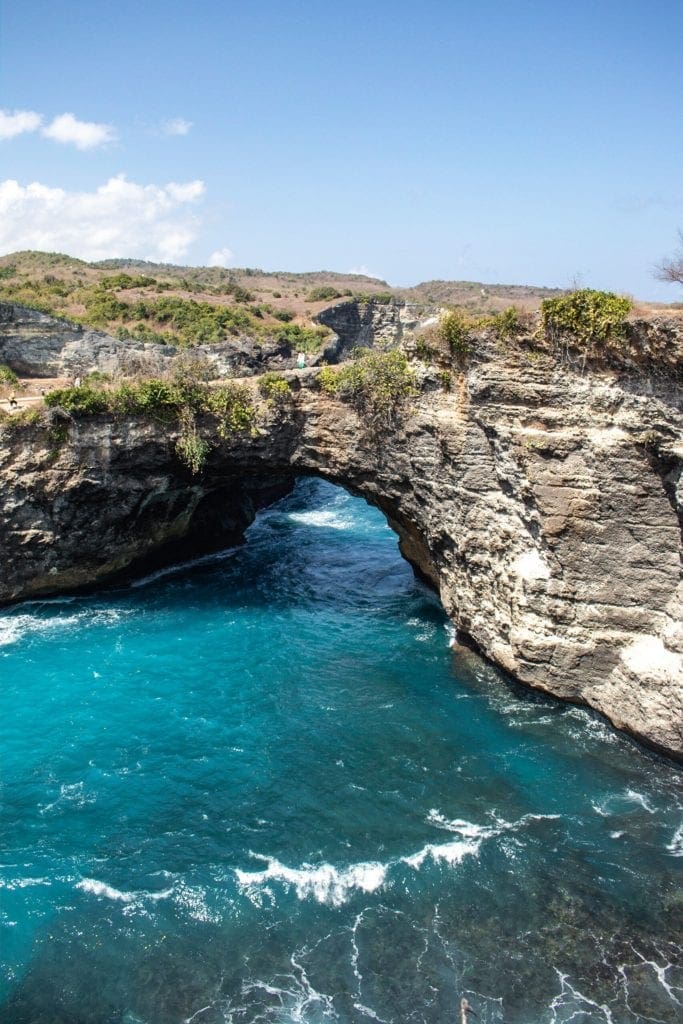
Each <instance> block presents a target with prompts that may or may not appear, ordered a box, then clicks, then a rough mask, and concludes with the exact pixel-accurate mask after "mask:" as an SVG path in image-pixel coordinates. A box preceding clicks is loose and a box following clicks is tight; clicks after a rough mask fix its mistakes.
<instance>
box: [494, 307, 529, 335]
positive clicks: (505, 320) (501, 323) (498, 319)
mask: <svg viewBox="0 0 683 1024" xmlns="http://www.w3.org/2000/svg"><path fill="white" fill-rule="evenodd" d="M491 326H492V327H493V330H494V331H495V334H496V337H497V338H498V339H499V341H509V340H510V339H511V338H514V337H515V336H516V335H518V334H521V333H522V331H523V330H524V324H523V323H522V318H521V317H520V314H519V310H518V309H517V307H516V306H508V308H507V309H504V310H503V311H502V312H501V313H496V314H495V315H494V316H492V317H491Z"/></svg>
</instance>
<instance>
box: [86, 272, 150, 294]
mask: <svg viewBox="0 0 683 1024" xmlns="http://www.w3.org/2000/svg"><path fill="white" fill-rule="evenodd" d="M158 283H159V282H158V281H157V279H156V277H147V276H146V275H144V274H142V275H138V276H137V277H133V275H132V274H126V273H125V271H121V273H120V274H114V275H113V276H112V277H103V278H102V280H101V281H100V283H99V286H100V288H113V289H114V290H115V291H126V289H128V288H151V287H152V286H153V285H156V284H158Z"/></svg>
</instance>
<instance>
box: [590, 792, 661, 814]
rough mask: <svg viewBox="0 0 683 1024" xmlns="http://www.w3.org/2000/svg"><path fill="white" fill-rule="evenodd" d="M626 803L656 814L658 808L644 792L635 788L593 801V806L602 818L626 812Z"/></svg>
mask: <svg viewBox="0 0 683 1024" xmlns="http://www.w3.org/2000/svg"><path fill="white" fill-rule="evenodd" d="M624 804H635V805H636V806H637V807H642V808H643V810H644V811H647V813H648V814H655V813H656V808H655V807H653V806H652V804H651V803H650V801H649V800H648V798H647V797H646V796H644V795H643V794H642V793H638V792H636V790H634V789H627V790H625V791H624V792H623V793H612V794H611V795H610V796H608V797H606V798H605V799H604V800H601V801H600V802H599V803H591V807H592V808H593V810H594V811H595V813H596V814H599V815H600V817H601V818H609V817H610V816H611V815H613V814H619V813H622V814H623V813H624V806H623V805H624Z"/></svg>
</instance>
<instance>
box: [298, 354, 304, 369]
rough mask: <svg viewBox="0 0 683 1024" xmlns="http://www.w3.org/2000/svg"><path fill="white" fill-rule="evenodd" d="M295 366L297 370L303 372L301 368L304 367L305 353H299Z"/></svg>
mask: <svg viewBox="0 0 683 1024" xmlns="http://www.w3.org/2000/svg"><path fill="white" fill-rule="evenodd" d="M296 365H297V368H298V369H299V370H303V368H304V367H305V365H306V353H305V352H299V354H298V356H297V357H296Z"/></svg>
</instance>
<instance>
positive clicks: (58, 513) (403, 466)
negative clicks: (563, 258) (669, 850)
mask: <svg viewBox="0 0 683 1024" xmlns="http://www.w3.org/2000/svg"><path fill="white" fill-rule="evenodd" d="M388 315H391V316H393V315H395V314H394V313H393V312H390V313H389V314H388ZM663 329H664V328H662V330H663ZM667 330H669V328H667ZM643 331H645V329H644V328H643ZM338 333H339V332H338ZM641 333H642V332H641ZM645 334H647V332H645ZM655 334H656V335H657V338H660V337H661V331H660V332H659V333H657V332H656V331H655ZM653 337H654V336H653ZM653 337H651V338H650V342H651V344H652V345H654V346H655V349H656V345H655V341H654V340H653ZM667 337H668V339H669V341H668V343H667V344H668V345H669V350H670V349H671V345H672V344H673V345H674V348H676V346H679V347H678V349H676V351H679V352H680V343H681V333H680V331H678V330H677V329H676V328H675V327H672V328H670V334H669V335H668V336H667ZM672 339H673V340H672ZM634 344H635V341H634ZM627 356H628V353H627ZM669 357H670V358H669V359H668V362H667V361H666V360H665V361H664V364H663V365H664V368H663V370H662V372H661V374H660V375H659V376H656V375H655V374H654V373H653V372H651V368H648V367H647V361H646V363H645V364H644V365H646V369H645V370H644V371H643V370H641V369H638V368H637V367H636V366H635V364H633V363H632V361H630V360H629V358H627V357H625V361H624V365H623V366H613V367H611V368H603V369H601V370H597V369H593V370H591V371H589V370H588V369H585V368H584V372H581V370H580V369H577V368H573V367H571V366H568V365H566V364H565V363H564V362H562V361H560V360H559V359H557V358H556V357H555V356H553V355H552V354H551V353H549V352H542V351H541V352H539V351H538V350H527V349H525V347H524V345H522V344H515V345H512V344H511V345H501V344H498V343H495V342H494V340H493V339H492V338H491V337H486V336H484V337H482V338H481V339H480V341H479V343H478V345H477V346H476V348H475V351H474V352H473V354H472V356H471V357H470V359H469V360H468V362H467V365H466V366H463V367H461V369H460V371H459V372H458V373H456V374H454V377H453V384H452V387H451V389H450V390H444V389H443V387H442V386H441V385H440V382H439V380H438V378H437V376H436V375H435V374H433V373H432V372H431V371H430V370H429V369H428V368H426V367H422V368H421V369H420V380H421V388H420V392H419V395H418V396H417V397H416V399H415V401H414V403H413V406H412V408H411V409H409V410H408V411H407V412H406V415H405V416H403V417H402V418H401V419H400V420H399V421H398V422H397V423H396V424H395V425H394V426H393V427H392V428H391V429H390V430H389V429H386V430H384V431H383V432H382V433H381V434H378V433H377V431H376V430H374V429H371V428H370V427H369V426H368V424H367V423H365V422H363V421H362V420H361V419H360V418H359V416H358V415H357V413H356V412H355V411H354V410H353V409H352V408H351V407H350V406H348V405H345V404H343V403H341V402H339V401H337V400H335V399H334V398H331V397H328V396H326V395H324V394H323V393H321V391H320V390H318V389H317V388H316V386H315V380H314V378H315V371H310V372H309V371H306V372H305V373H304V374H303V375H301V376H300V377H298V378H297V383H298V384H300V388H299V390H297V391H296V392H295V395H294V399H293V403H292V406H291V408H290V409H289V411H287V412H286V413H282V412H278V411H277V410H276V409H274V408H268V407H265V406H263V407H262V409H261V419H260V422H259V429H258V430H257V431H255V432H252V434H249V433H247V434H241V435H231V436H228V437H227V438H226V439H221V438H219V437H217V436H211V437H210V440H211V444H212V447H211V451H210V454H209V458H208V462H207V465H206V467H205V469H204V470H203V472H202V473H201V474H199V475H197V476H192V475H191V474H190V473H189V472H188V471H187V470H186V469H185V468H184V467H183V466H182V465H181V464H180V462H179V460H178V457H177V455H176V452H175V448H174V441H175V437H174V435H173V432H172V431H169V429H168V428H165V427H163V426H161V425H159V424H155V423H153V422H147V421H141V420H131V419H125V418H118V419H117V418H114V417H111V416H107V415H99V416H95V417H92V418H89V419H84V420H75V421H68V422H64V423H62V424H60V425H59V427H60V430H59V431H57V433H55V428H54V427H53V428H46V427H41V426H39V425H37V426H26V427H23V428H21V430H16V431H12V432H6V433H4V435H3V436H2V439H1V442H0V445H1V447H0V474H1V478H2V483H3V488H2V497H1V498H0V516H1V519H0V548H1V550H2V564H3V574H2V581H1V583H0V600H2V601H5V602H8V601H13V600H18V599H20V598H22V597H26V596H29V595H34V594H45V593H50V592H55V591H59V590H64V589H67V588H72V587H77V586H82V585H85V584H88V583H93V582H95V581H99V580H102V579H104V578H106V577H108V576H110V575H111V574H112V573H115V572H119V571H121V570H124V569H126V568H129V567H132V566H134V565H135V564H137V563H139V562H140V560H141V559H144V558H147V557H149V556H150V555H151V554H153V553H155V552H156V553H157V554H159V553H161V554H163V555H165V556H166V557H170V555H169V544H170V545H171V547H170V552H171V553H173V552H175V554H176V555H177V553H178V549H177V548H175V547H174V545H175V543H176V541H182V543H183V544H185V545H192V544H198V545H201V546H204V547H208V546H211V545H218V544H220V543H223V544H225V543H226V541H232V540H234V539H236V538H237V537H238V536H239V535H240V533H241V531H242V529H243V527H244V526H245V525H246V524H247V523H248V522H249V520H250V518H251V516H253V514H254V509H255V508H256V507H258V506H259V505H260V504H263V503H264V502H265V501H267V500H268V498H269V496H271V495H272V494H273V493H276V492H277V491H278V489H281V488H282V487H285V486H286V485H287V481H288V480H291V479H292V478H293V477H294V476H296V475H299V474H317V475H320V476H323V477H326V478H327V479H330V480H333V481H336V482H339V483H341V484H343V485H344V486H346V487H348V488H349V489H351V490H352V491H354V492H355V493H358V494H360V495H363V496H364V497H365V498H366V499H367V500H368V501H370V502H371V503H373V504H375V505H377V506H378V507H379V508H381V509H382V510H383V511H384V512H385V514H386V515H387V517H388V519H389V522H390V523H391V525H392V526H393V527H394V529H395V530H396V531H397V533H398V534H399V537H400V543H401V548H402V550H403V552H404V554H405V555H406V557H408V558H409V559H410V560H411V561H412V562H413V563H414V564H415V565H416V566H417V567H418V568H419V569H420V570H421V572H422V573H423V574H424V575H425V576H426V577H427V578H429V579H430V580H431V581H432V582H433V584H434V586H435V588H436V589H437V591H438V593H439V594H440V597H441V600H442V602H443V605H444V607H445V609H446V611H447V613H448V615H449V616H450V617H451V619H452V621H453V622H454V623H455V625H456V626H457V627H458V629H459V630H460V631H461V632H462V634H463V635H465V636H468V637H470V638H471V639H472V640H473V641H474V642H475V643H476V645H477V646H478V647H479V648H480V650H481V651H483V653H484V654H486V655H487V656H488V657H489V658H491V659H492V660H493V661H494V662H496V663H497V664H498V665H501V666H502V667H504V668H505V669H507V670H508V671H509V672H510V673H512V674H513V675H514V676H515V677H516V678H518V679H519V680H521V681H522V682H524V683H527V684H529V685H531V686H534V687H537V688H539V689H542V690H545V691H547V692H549V693H553V694H555V695H556V696H558V697H562V698H565V699H568V700H572V701H578V702H583V703H586V704H588V705H590V706H591V707H594V708H596V709H597V710H599V711H601V712H602V713H603V714H605V715H607V716H608V717H609V718H610V719H611V721H612V722H613V723H614V724H615V725H616V726H618V727H619V728H623V729H626V730H628V731H629V732H630V733H632V734H633V735H635V736H637V737H639V738H641V739H643V740H645V741H647V742H648V743H650V744H652V745H654V746H656V747H657V748H659V749H661V750H663V751H666V752H668V753H670V754H673V755H674V756H677V757H682V756H683V614H682V613H683V604H682V601H683V584H682V582H681V515H682V508H683V500H682V499H683V477H682V472H681V470H682V467H683V416H682V415H681V395H680V389H679V383H678V379H677V357H676V356H675V352H674V354H673V355H671V351H669ZM208 429H209V428H208V424H207V425H206V426H205V430H208ZM64 435H66V436H64ZM271 488H272V489H273V490H271Z"/></svg>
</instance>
